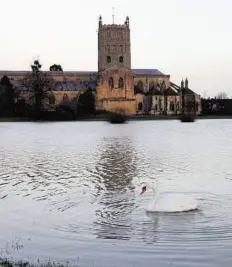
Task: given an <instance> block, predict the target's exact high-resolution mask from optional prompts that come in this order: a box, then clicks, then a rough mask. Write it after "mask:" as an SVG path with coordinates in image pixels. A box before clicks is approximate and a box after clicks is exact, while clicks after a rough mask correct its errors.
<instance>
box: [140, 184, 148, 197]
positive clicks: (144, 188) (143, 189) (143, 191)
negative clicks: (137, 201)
mask: <svg viewBox="0 0 232 267" xmlns="http://www.w3.org/2000/svg"><path fill="white" fill-rule="evenodd" d="M146 191H147V186H146V185H145V186H143V187H142V191H141V193H140V195H142V194H144V193H145V192H146Z"/></svg>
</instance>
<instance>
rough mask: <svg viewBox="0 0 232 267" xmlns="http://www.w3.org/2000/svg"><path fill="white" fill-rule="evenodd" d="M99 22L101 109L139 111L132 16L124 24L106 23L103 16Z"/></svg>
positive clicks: (99, 107) (98, 100) (99, 101)
mask: <svg viewBox="0 0 232 267" xmlns="http://www.w3.org/2000/svg"><path fill="white" fill-rule="evenodd" d="M98 23H99V25H98V26H99V29H98V85H97V90H96V91H97V93H96V98H97V109H99V110H108V111H117V110H124V111H125V112H127V113H130V114H135V113H136V99H135V95H134V77H133V72H132V70H131V44H130V27H129V18H128V17H126V20H125V22H124V24H121V25H118V24H114V22H113V24H103V23H102V18H101V16H100V17H99V22H98Z"/></svg>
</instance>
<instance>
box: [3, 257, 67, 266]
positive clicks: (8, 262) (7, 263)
mask: <svg viewBox="0 0 232 267" xmlns="http://www.w3.org/2000/svg"><path fill="white" fill-rule="evenodd" d="M0 266H2V267H68V266H69V265H68V263H65V264H60V263H55V262H47V263H44V264H40V263H39V261H38V264H31V263H29V262H23V261H19V262H16V261H13V260H10V259H2V258H0Z"/></svg>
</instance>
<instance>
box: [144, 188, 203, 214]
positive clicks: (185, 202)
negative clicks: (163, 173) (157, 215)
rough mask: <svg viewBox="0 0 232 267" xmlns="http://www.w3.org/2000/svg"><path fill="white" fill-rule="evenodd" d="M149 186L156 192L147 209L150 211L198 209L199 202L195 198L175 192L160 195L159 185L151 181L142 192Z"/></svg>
mask: <svg viewBox="0 0 232 267" xmlns="http://www.w3.org/2000/svg"><path fill="white" fill-rule="evenodd" d="M147 187H148V188H150V189H152V191H153V194H154V199H153V200H152V202H151V203H150V204H149V205H148V207H147V209H146V210H147V211H148V212H184V211H191V210H197V209H198V202H197V201H196V200H195V199H193V198H190V197H187V196H180V195H174V194H173V195H172V194H169V195H167V194H164V195H160V194H159V190H158V187H157V186H155V185H152V184H150V183H146V186H144V187H143V189H142V193H141V194H143V193H144V192H145V191H146V190H147Z"/></svg>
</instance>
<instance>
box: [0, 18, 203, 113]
mask: <svg viewBox="0 0 232 267" xmlns="http://www.w3.org/2000/svg"><path fill="white" fill-rule="evenodd" d="M48 72H49V73H50V74H51V75H52V76H53V79H54V83H53V85H52V88H51V94H52V97H53V98H52V99H53V101H51V103H50V104H51V105H52V104H53V105H57V104H59V103H61V102H62V101H64V100H69V101H72V100H73V99H75V100H76V99H77V98H78V97H79V95H80V94H82V93H83V92H84V91H86V90H91V91H92V92H94V93H95V96H96V107H97V109H98V110H111V111H115V110H119V109H121V110H124V111H125V112H127V113H128V114H131V115H135V114H152V115H174V114H180V113H181V112H182V111H184V112H185V111H187V105H184V103H187V102H189V101H190V103H191V108H192V109H193V110H194V113H195V114H196V115H199V114H200V113H201V100H200V95H198V94H196V93H195V92H194V91H193V90H191V89H190V88H189V86H188V80H187V79H186V80H185V81H183V80H182V81H181V84H180V86H178V85H176V84H174V83H172V82H171V80H170V75H166V74H163V73H162V72H161V71H159V70H158V69H133V68H132V66H131V39H130V23H129V18H128V17H127V18H126V20H125V22H124V24H121V25H117V24H103V22H102V18H101V16H100V17H99V25H98V71H57V72H56V71H53V72H51V71H48ZM26 73H27V71H0V77H2V76H3V75H7V76H8V77H9V79H10V80H11V82H12V83H13V84H14V85H15V87H16V88H18V89H19V90H21V91H22V95H24V96H25V95H26V92H25V91H23V88H22V81H23V78H24V76H25V74H26Z"/></svg>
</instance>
